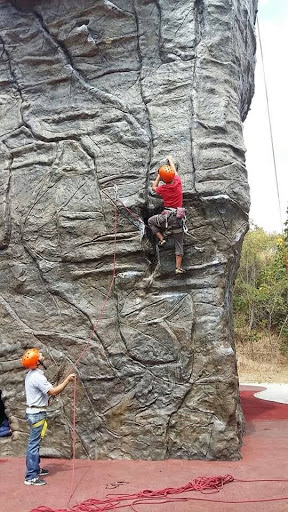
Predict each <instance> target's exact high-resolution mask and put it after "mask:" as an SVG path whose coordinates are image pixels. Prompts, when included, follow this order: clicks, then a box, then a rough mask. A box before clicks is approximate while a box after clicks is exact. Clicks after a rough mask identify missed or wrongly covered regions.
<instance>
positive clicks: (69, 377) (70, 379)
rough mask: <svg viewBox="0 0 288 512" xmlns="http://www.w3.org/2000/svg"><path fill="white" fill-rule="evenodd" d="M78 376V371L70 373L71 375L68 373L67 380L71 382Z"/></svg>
mask: <svg viewBox="0 0 288 512" xmlns="http://www.w3.org/2000/svg"><path fill="white" fill-rule="evenodd" d="M75 377H76V373H70V375H68V377H67V381H68V382H71V381H72V380H74V379H75Z"/></svg>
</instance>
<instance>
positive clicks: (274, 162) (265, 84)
mask: <svg viewBox="0 0 288 512" xmlns="http://www.w3.org/2000/svg"><path fill="white" fill-rule="evenodd" d="M256 19H257V29H258V39H259V46H260V54H261V62H262V70H263V78H264V87H265V96H266V104H267V114H268V121H269V132H270V140H271V147H272V156H273V166H274V176H275V182H276V190H277V197H278V206H279V217H280V223H281V230H282V231H283V220H282V213H281V200H280V192H279V182H278V172H277V164H276V154H275V147H274V136H273V128H272V121H271V114H270V100H269V94H268V86H267V80H266V73H265V65H264V54H263V46H262V38H261V32H260V23H259V17H258V15H257V18H256Z"/></svg>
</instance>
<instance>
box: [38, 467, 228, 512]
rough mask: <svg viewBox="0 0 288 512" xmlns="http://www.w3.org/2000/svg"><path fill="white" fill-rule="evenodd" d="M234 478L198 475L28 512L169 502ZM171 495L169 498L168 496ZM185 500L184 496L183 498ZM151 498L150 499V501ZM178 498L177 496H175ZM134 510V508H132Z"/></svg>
mask: <svg viewBox="0 0 288 512" xmlns="http://www.w3.org/2000/svg"><path fill="white" fill-rule="evenodd" d="M233 480H234V478H233V476H231V475H225V476H212V477H199V478H195V479H194V480H192V481H191V482H188V483H187V484H186V485H184V486H183V487H167V488H165V489H160V490H155V491H151V490H148V489H145V490H144V491H140V492H137V493H133V494H117V495H111V494H110V495H107V497H106V498H104V499H100V500H98V499H96V498H92V499H88V500H85V501H83V502H82V503H79V504H77V505H74V506H73V507H71V508H69V509H52V508H49V507H45V506H40V507H37V508H34V509H32V510H31V511H30V512H71V511H73V512H104V511H105V512H106V511H107V510H119V509H120V508H124V507H132V508H133V507H134V506H135V505H140V501H141V504H142V502H143V504H148V502H146V500H149V503H150V504H151V503H154V500H155V499H156V500H159V499H165V501H164V503H169V502H172V501H173V500H174V498H173V496H172V495H174V496H175V495H178V494H182V493H184V492H190V491H199V492H201V493H205V494H206V493H209V494H210V493H214V492H219V491H220V490H221V489H222V488H223V486H224V485H225V484H227V483H229V482H233ZM169 496H171V498H169ZM183 499H184V500H185V498H183ZM151 500H152V501H151ZM176 500H178V498H176ZM134 510H135V509H134Z"/></svg>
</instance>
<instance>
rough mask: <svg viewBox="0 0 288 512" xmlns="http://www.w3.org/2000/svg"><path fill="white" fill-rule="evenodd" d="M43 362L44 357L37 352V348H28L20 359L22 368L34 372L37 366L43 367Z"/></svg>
mask: <svg viewBox="0 0 288 512" xmlns="http://www.w3.org/2000/svg"><path fill="white" fill-rule="evenodd" d="M43 361H44V356H43V355H42V354H41V352H39V350H38V349H37V348H29V349H28V350H26V352H25V354H23V356H22V359H21V363H22V366H24V367H25V368H28V369H29V370H35V369H36V368H37V367H38V366H39V364H42V365H43V366H44V364H43ZM44 368H45V366H44Z"/></svg>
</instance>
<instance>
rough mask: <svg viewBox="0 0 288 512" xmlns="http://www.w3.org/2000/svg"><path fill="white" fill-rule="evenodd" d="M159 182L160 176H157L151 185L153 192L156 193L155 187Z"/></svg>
mask: <svg viewBox="0 0 288 512" xmlns="http://www.w3.org/2000/svg"><path fill="white" fill-rule="evenodd" d="M159 181H160V174H157V178H156V180H154V181H153V183H152V185H151V188H152V190H153V192H157V190H156V189H157V187H158V185H159Z"/></svg>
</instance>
